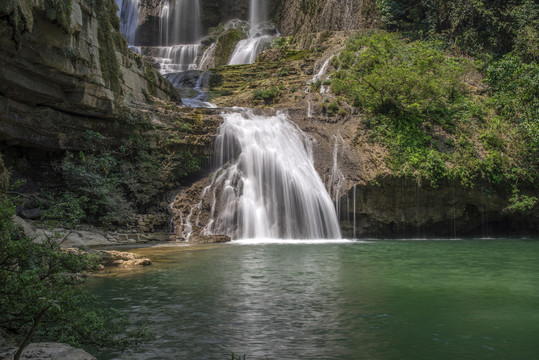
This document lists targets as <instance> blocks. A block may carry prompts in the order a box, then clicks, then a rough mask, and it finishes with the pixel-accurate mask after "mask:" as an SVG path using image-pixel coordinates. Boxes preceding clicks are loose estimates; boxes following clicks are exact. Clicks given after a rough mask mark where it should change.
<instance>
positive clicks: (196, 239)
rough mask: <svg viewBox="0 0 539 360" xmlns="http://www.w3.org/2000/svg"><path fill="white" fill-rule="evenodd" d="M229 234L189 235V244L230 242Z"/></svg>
mask: <svg viewBox="0 0 539 360" xmlns="http://www.w3.org/2000/svg"><path fill="white" fill-rule="evenodd" d="M230 240H231V239H230V236H226V235H196V234H193V235H191V238H190V239H189V242H190V243H191V244H221V243H227V242H230Z"/></svg>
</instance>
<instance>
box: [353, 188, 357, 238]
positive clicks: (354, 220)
mask: <svg viewBox="0 0 539 360" xmlns="http://www.w3.org/2000/svg"><path fill="white" fill-rule="evenodd" d="M356 195H357V194H356V185H355V184H354V188H353V190H352V197H353V199H354V200H353V205H352V206H353V207H354V212H353V213H354V219H353V229H354V230H353V235H352V239H355V238H356V211H357V210H356Z"/></svg>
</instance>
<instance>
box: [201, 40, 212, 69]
mask: <svg viewBox="0 0 539 360" xmlns="http://www.w3.org/2000/svg"><path fill="white" fill-rule="evenodd" d="M214 54H215V43H213V44H211V45H210V46H208V48H207V49H206V51H204V54H202V57H201V58H200V62H199V64H198V67H199V69H200V70H203V71H205V70H208V69H209V68H210V67H211V66H212V65H211V64H212V59H213V56H214Z"/></svg>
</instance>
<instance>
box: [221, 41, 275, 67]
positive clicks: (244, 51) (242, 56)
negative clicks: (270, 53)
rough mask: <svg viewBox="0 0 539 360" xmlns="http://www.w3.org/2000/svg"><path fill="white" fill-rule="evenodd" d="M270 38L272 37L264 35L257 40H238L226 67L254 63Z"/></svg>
mask: <svg viewBox="0 0 539 360" xmlns="http://www.w3.org/2000/svg"><path fill="white" fill-rule="evenodd" d="M272 38H273V37H272V36H269V35H264V36H260V37H257V38H249V39H244V40H240V41H239V42H238V44H236V48H235V49H234V53H232V56H231V57H230V61H229V62H228V65H241V64H252V63H254V62H255V60H256V57H257V56H258V54H260V53H261V52H262V50H264V47H265V46H266V44H267V43H268V42H269V41H271V39H272Z"/></svg>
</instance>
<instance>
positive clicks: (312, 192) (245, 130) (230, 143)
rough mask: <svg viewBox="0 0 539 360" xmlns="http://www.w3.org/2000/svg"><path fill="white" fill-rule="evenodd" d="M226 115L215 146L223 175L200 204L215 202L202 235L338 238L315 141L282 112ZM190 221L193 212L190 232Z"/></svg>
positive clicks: (242, 111)
mask: <svg viewBox="0 0 539 360" xmlns="http://www.w3.org/2000/svg"><path fill="white" fill-rule="evenodd" d="M222 116H223V118H224V123H223V124H222V125H221V127H220V129H219V134H218V136H217V139H216V144H215V145H216V148H215V151H216V153H217V154H218V156H217V159H216V162H217V165H218V166H219V170H217V171H216V172H215V175H214V177H213V179H212V183H211V184H210V185H209V186H208V187H207V188H206V189H204V191H203V194H202V200H201V202H200V203H199V204H198V205H196V206H197V207H198V208H199V209H198V210H200V209H202V208H203V207H205V206H204V204H203V202H204V201H207V202H211V205H210V206H211V210H210V216H209V219H208V222H207V224H206V226H205V228H204V229H203V234H204V235H213V234H225V235H228V236H230V237H232V238H233V239H238V238H281V239H339V238H340V237H341V233H340V228H339V222H338V220H337V216H336V212H335V208H334V206H333V203H332V201H331V198H330V196H329V194H328V192H327V191H326V189H325V187H324V184H323V183H322V180H321V179H320V176H319V175H318V173H317V172H316V170H315V168H314V161H313V156H312V140H311V139H310V138H309V137H308V136H306V135H305V134H304V133H303V132H302V131H301V130H300V129H298V128H297V127H296V126H295V125H294V124H292V123H291V122H290V121H289V120H288V116H287V115H286V114H285V113H283V112H277V113H276V114H274V115H257V114H255V113H254V112H253V110H247V109H232V110H231V111H229V112H227V113H224V114H222ZM205 199H208V200H205ZM206 206H207V205H206ZM192 216H193V210H191V214H190V215H189V216H188V217H187V219H188V220H187V223H186V224H184V227H186V228H187V229H192V227H191V224H190V223H189V222H190V221H191V218H192ZM197 222H198V220H197ZM197 225H198V224H197Z"/></svg>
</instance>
